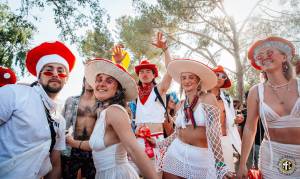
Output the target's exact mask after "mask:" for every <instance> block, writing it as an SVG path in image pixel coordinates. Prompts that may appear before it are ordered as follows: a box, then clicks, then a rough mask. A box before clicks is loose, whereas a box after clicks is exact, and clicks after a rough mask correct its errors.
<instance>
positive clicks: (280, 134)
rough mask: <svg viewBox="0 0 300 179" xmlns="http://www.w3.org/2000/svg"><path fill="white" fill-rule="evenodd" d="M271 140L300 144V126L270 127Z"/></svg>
mask: <svg viewBox="0 0 300 179" xmlns="http://www.w3.org/2000/svg"><path fill="white" fill-rule="evenodd" d="M268 131H269V135H270V139H271V141H274V142H278V143H282V144H298V145H300V127H289V128H268Z"/></svg>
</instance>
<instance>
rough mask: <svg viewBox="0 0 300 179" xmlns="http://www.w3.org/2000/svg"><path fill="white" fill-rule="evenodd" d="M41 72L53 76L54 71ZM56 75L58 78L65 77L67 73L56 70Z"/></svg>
mask: <svg viewBox="0 0 300 179" xmlns="http://www.w3.org/2000/svg"><path fill="white" fill-rule="evenodd" d="M42 73H43V75H45V76H53V75H54V73H53V72H51V71H44V72H42ZM57 76H58V77H60V78H66V77H67V76H68V75H67V74H66V73H63V72H57Z"/></svg>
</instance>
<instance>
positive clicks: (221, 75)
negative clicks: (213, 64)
mask: <svg viewBox="0 0 300 179" xmlns="http://www.w3.org/2000/svg"><path fill="white" fill-rule="evenodd" d="M216 75H217V77H218V79H224V80H226V79H227V75H226V74H224V73H216Z"/></svg>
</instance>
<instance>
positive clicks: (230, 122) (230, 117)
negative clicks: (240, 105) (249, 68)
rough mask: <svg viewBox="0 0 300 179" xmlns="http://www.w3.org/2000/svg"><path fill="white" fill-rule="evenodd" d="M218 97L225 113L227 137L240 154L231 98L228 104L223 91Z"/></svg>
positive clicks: (238, 135)
mask: <svg viewBox="0 0 300 179" xmlns="http://www.w3.org/2000/svg"><path fill="white" fill-rule="evenodd" d="M220 97H221V99H222V101H223V103H224V108H225V113H226V130H227V132H228V133H227V135H228V136H229V138H230V141H231V144H233V145H234V147H235V148H236V149H237V150H238V152H239V153H241V145H242V142H241V137H240V134H239V131H238V128H237V125H236V124H235V122H234V119H235V117H236V116H235V110H234V106H233V101H232V98H231V97H230V96H229V100H230V102H229V103H228V101H227V100H226V99H225V98H226V97H225V94H224V91H220Z"/></svg>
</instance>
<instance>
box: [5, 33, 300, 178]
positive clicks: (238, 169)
mask: <svg viewBox="0 0 300 179" xmlns="http://www.w3.org/2000/svg"><path fill="white" fill-rule="evenodd" d="M153 45H154V46H156V47H157V48H159V49H161V50H162V51H163V53H164V62H165V63H164V64H165V67H166V69H167V73H166V74H165V75H164V76H163V77H162V80H161V82H160V83H157V82H156V78H157V77H158V76H159V73H158V68H157V66H156V64H153V63H151V62H150V61H149V60H147V59H143V60H141V61H140V64H139V65H137V66H135V73H136V75H137V76H138V81H137V82H136V81H135V80H134V78H132V76H131V75H130V74H129V73H128V72H127V71H126V69H124V67H123V66H122V63H121V62H122V59H123V58H124V55H122V50H121V49H120V48H121V47H120V46H116V47H114V49H113V51H114V62H113V61H111V60H107V59H103V58H95V59H91V60H88V61H86V62H85V71H84V79H83V85H82V93H81V94H80V95H79V96H72V97H69V98H68V99H67V100H66V102H65V105H64V108H63V110H62V112H60V111H58V108H57V104H56V103H55V101H56V97H57V95H58V93H59V91H60V90H61V89H62V88H63V86H64V85H65V84H66V83H67V80H68V77H69V74H70V72H71V71H72V69H73V67H74V64H75V60H76V58H75V56H74V55H73V53H72V52H71V51H70V50H69V49H68V47H66V46H65V45H64V44H63V43H61V42H58V41H56V42H51V43H50V42H49V43H48V42H45V43H42V44H41V45H39V46H37V47H35V48H33V49H32V50H30V51H29V52H28V53H27V57H26V67H27V70H28V71H29V72H30V73H31V74H32V75H34V76H36V77H37V81H36V82H34V83H32V84H31V85H24V84H13V83H15V82H16V77H15V76H13V74H12V73H11V71H9V69H7V68H2V69H3V70H2V69H1V70H2V71H4V72H2V71H1V73H0V75H1V78H2V79H4V80H2V79H1V86H2V87H0V101H1V102H0V139H1V140H0V150H1V152H0V178H19V177H23V178H24V179H26V178H28V179H31V178H41V177H44V178H61V177H63V178H77V177H83V178H101V179H102V178H103V179H108V178H110V179H111V178H124V179H131V178H136V179H139V178H140V177H141V176H142V177H144V178H151V179H152V178H153V179H155V178H166V179H179V178H189V179H192V178H207V179H208V178H209V179H213V178H216V179H219V178H223V179H229V178H235V177H237V178H240V179H242V178H247V175H248V168H247V166H246V164H247V160H248V156H249V153H250V150H251V149H252V144H253V141H254V137H255V134H256V128H257V124H258V122H259V120H260V121H261V122H262V124H263V128H264V130H265V135H264V136H263V138H264V139H263V142H262V144H261V148H260V154H259V164H258V165H259V169H260V171H261V173H262V176H263V178H288V177H290V178H299V177H300V167H299V163H300V141H299V139H300V132H299V127H300V104H299V102H298V101H299V100H298V98H299V96H300V82H299V81H298V79H296V78H295V76H294V74H293V66H292V65H291V64H296V63H298V61H297V60H298V59H297V58H295V57H296V52H295V47H294V46H293V44H292V43H290V42H289V41H287V40H285V39H283V38H279V37H269V38H266V39H264V40H260V41H257V42H256V43H254V45H253V46H252V47H251V48H250V50H249V53H248V58H249V60H250V63H251V65H252V66H253V67H254V68H255V69H257V70H261V71H262V72H263V75H264V79H265V80H264V81H263V82H261V83H259V84H258V85H255V86H253V87H252V88H251V89H250V92H249V97H248V100H247V115H246V116H247V117H246V118H244V117H243V115H242V114H236V112H235V110H234V106H233V100H232V98H231V97H230V96H229V95H228V94H227V93H226V92H225V91H226V89H228V88H229V87H231V81H230V79H229V77H228V75H227V74H226V72H225V70H224V68H223V67H222V66H217V67H216V68H214V69H212V68H210V67H209V66H207V65H205V64H203V63H201V62H200V61H199V60H192V59H172V58H171V55H170V53H169V50H168V44H167V41H166V39H165V38H164V37H163V34H162V33H160V32H159V33H157V36H156V40H155V41H154V42H153ZM2 74H3V75H2ZM2 76H3V77H4V78H3V77H2ZM11 77H12V78H11ZM8 79H10V81H9V82H8ZM172 79H173V80H174V81H175V82H177V83H178V84H179V85H180V89H179V91H180V94H179V96H180V97H181V98H182V99H183V100H181V101H180V100H179V99H178V97H177V95H176V94H174V93H169V94H168V93H167V92H168V90H169V87H170V85H171V82H172ZM2 81H3V82H2ZM8 83H10V84H9V85H6V84H8ZM242 123H245V127H244V129H243V136H241V134H240V133H239V130H238V126H239V125H241V124H242Z"/></svg>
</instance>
